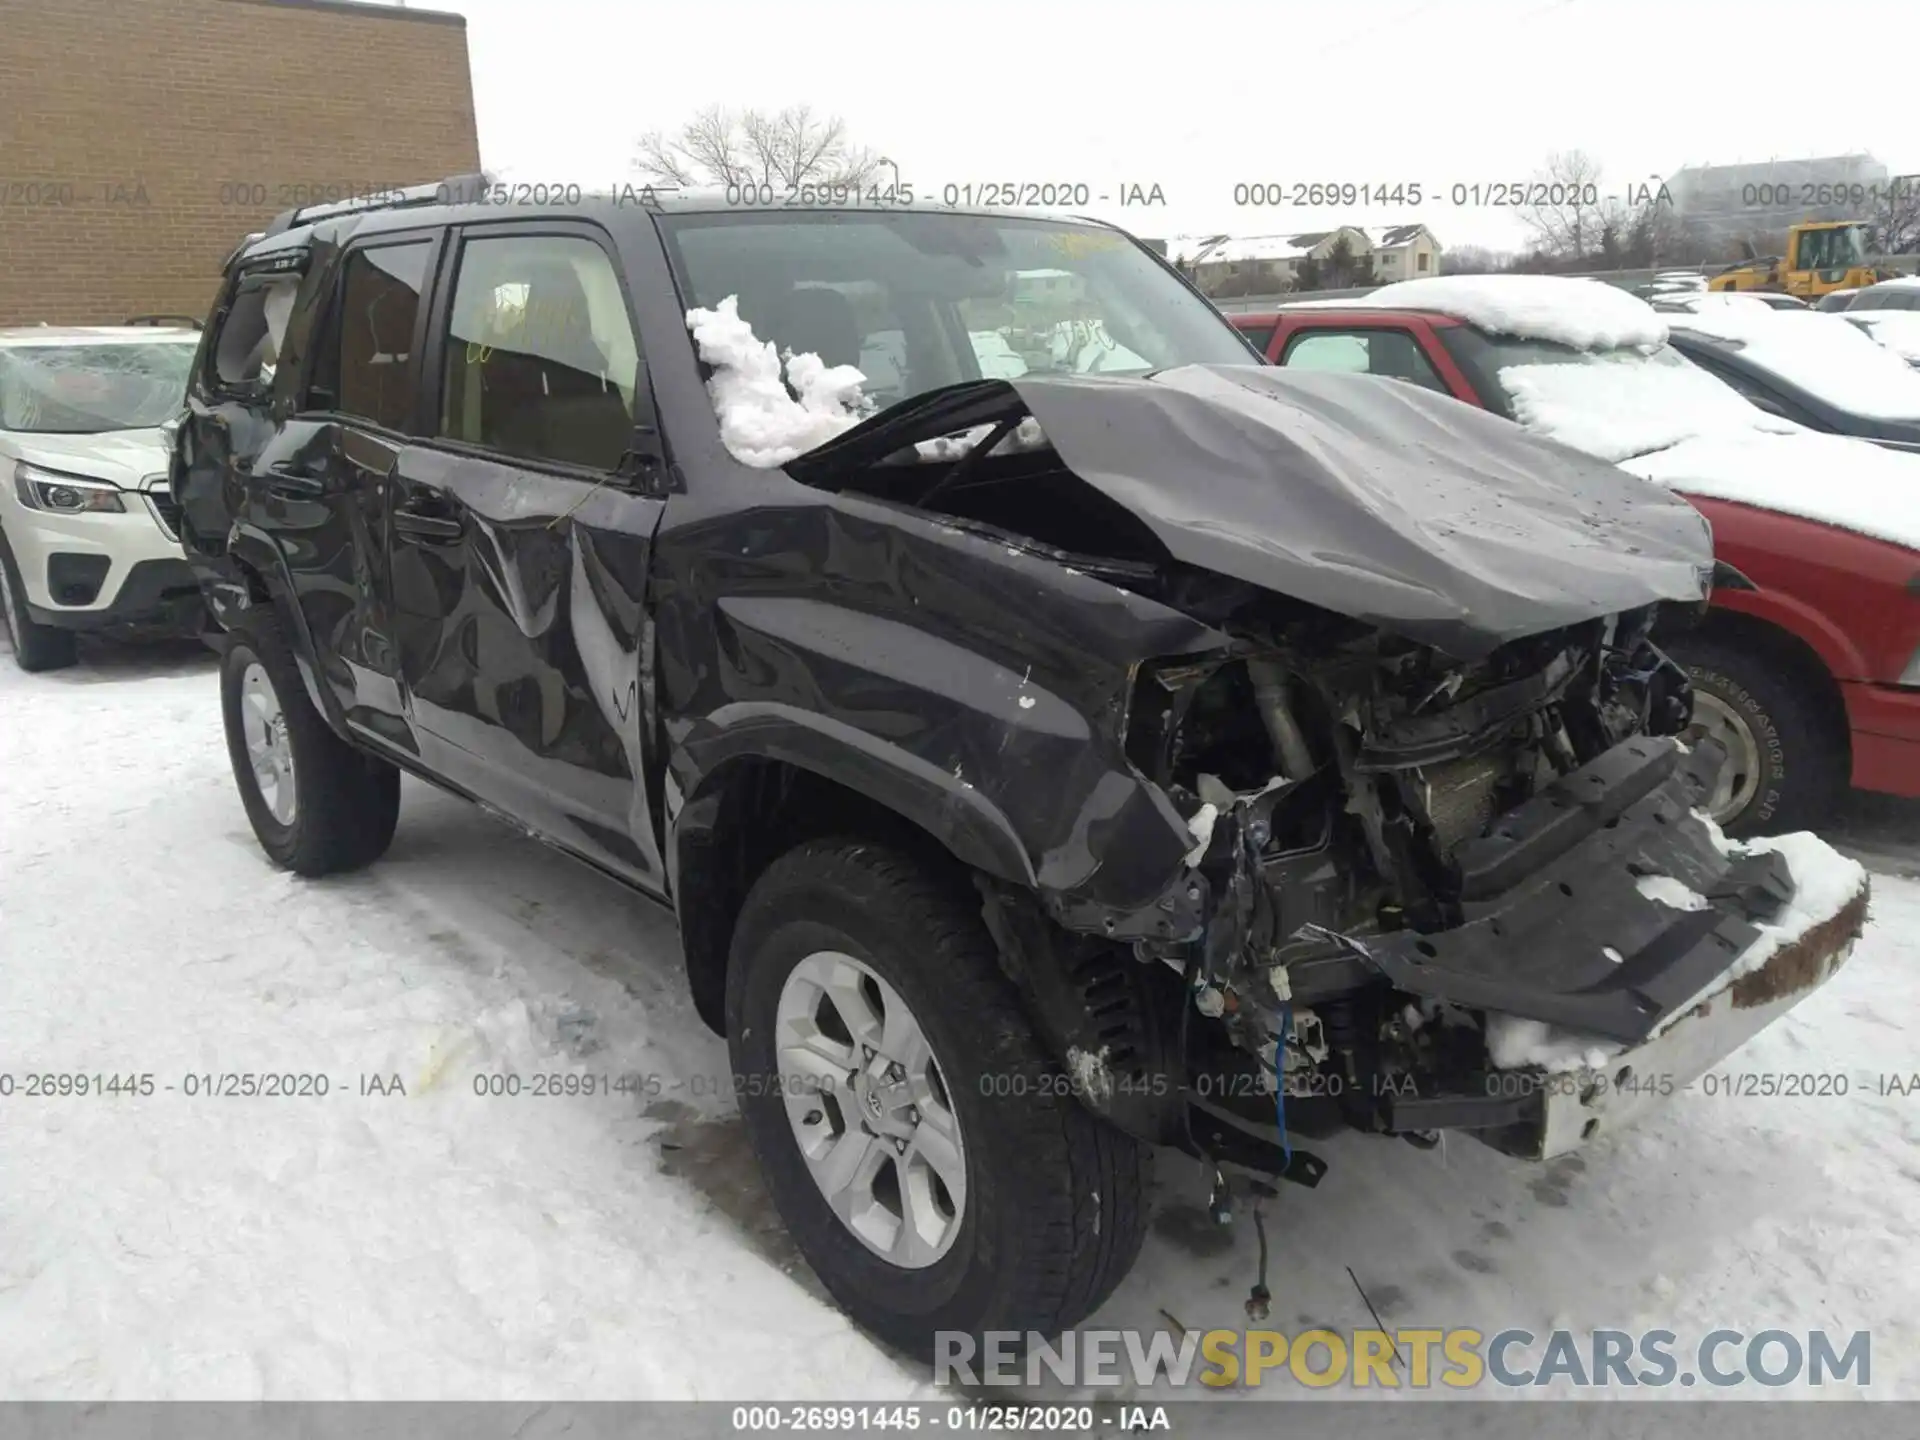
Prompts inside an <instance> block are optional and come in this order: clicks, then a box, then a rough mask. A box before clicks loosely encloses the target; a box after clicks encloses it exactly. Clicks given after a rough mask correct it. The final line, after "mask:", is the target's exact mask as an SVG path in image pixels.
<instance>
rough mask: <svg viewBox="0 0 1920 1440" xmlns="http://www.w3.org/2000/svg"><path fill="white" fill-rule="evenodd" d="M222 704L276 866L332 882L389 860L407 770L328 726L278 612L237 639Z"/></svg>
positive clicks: (249, 804)
mask: <svg viewBox="0 0 1920 1440" xmlns="http://www.w3.org/2000/svg"><path fill="white" fill-rule="evenodd" d="M220 705H221V712H222V714H223V716H224V718H225V721H226V730H227V754H228V756H229V758H230V759H231V760H232V762H233V777H234V780H235V782H236V783H237V784H238V785H239V787H240V799H241V802H242V803H243V804H244V805H245V806H246V810H247V819H248V820H249V821H251V822H252V824H253V833H254V835H255V836H256V837H258V839H259V841H260V847H261V848H262V849H263V850H265V851H266V852H267V855H268V857H269V858H270V859H271V860H272V861H273V862H274V864H276V865H278V866H280V867H281V868H283V869H286V870H291V871H293V872H294V873H295V874H297V875H331V874H334V873H336V872H338V871H342V870H357V869H359V868H360V867H361V866H363V865H369V864H371V863H372V862H373V861H375V860H377V859H379V858H380V856H381V855H383V854H384V853H385V852H386V849H387V846H388V845H389V844H390V843H391V842H392V840H393V829H394V825H395V822H396V821H397V820H398V818H399V814H400V772H399V771H398V770H396V769H394V767H393V766H391V765H389V764H387V763H386V762H385V761H384V760H379V759H376V758H374V757H373V756H371V755H367V754H365V753H364V752H362V751H359V750H356V749H354V748H353V746H351V745H349V744H347V742H346V741H344V740H342V739H341V738H340V737H339V736H338V735H336V734H334V733H333V731H332V730H331V729H330V728H328V726H327V722H326V721H325V719H323V718H322V717H321V715H320V712H319V711H318V710H316V709H314V707H313V701H312V700H311V699H309V698H308V696H307V690H306V686H305V684H304V683H303V682H302V681H301V679H300V670H299V667H298V665H296V664H295V662H294V658H293V650H292V647H291V646H289V645H288V643H287V640H286V636H285V633H284V631H283V630H282V629H281V626H280V622H279V619H278V617H276V616H274V615H273V614H271V613H270V612H267V611H262V612H260V613H259V614H257V615H255V616H254V617H253V618H252V620H251V621H250V622H249V623H248V625H247V626H246V628H245V629H244V630H241V631H237V632H235V633H234V635H233V636H232V638H231V639H230V640H229V641H228V644H227V647H226V656H225V658H224V659H223V660H222V662H221V666H220Z"/></svg>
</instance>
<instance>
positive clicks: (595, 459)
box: [439, 235, 640, 470]
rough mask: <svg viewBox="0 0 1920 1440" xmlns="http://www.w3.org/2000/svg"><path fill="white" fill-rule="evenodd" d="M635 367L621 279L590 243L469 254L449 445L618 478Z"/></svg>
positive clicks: (480, 244)
mask: <svg viewBox="0 0 1920 1440" xmlns="http://www.w3.org/2000/svg"><path fill="white" fill-rule="evenodd" d="M639 368H640V353H639V349H638V347H637V346H636V345H635V343H634V336H633V326H632V324H631V323H630V322H629V320H628V318H627V305H626V300H625V299H624V298H623V297H622V295H621V293H620V280H619V277H618V275H617V274H616V273H615V271H614V268H613V263H612V262H611V261H610V260H609V259H608V258H607V253H606V251H604V250H602V249H601V248H600V247H599V246H598V245H596V244H594V243H593V241H591V240H588V239H586V238H584V237H583V236H578V235H503V236H495V237H490V238H485V239H474V240H468V241H467V242H466V244H465V245H463V246H462V247H461V250H460V269H459V272H458V276H457V278H456V280H455V282H454V289H453V314H452V315H451V317H450V318H449V321H448V325H447V342H446V364H445V366H444V370H443V379H442V382H441V392H440V427H439V430H440V434H441V435H443V436H444V437H446V438H447V439H449V440H458V441H461V442H463V443H465V444H468V445H478V446H482V447H484V448H485V449H488V450H493V451H497V452H498V453H500V454H501V455H506V456H512V457H514V458H517V459H525V460H545V461H551V462H555V463H558V464H562V465H579V466H583V467H586V468H588V469H592V470H612V469H614V468H615V467H617V466H618V465H619V463H620V457H621V456H622V455H624V454H625V453H626V451H627V448H628V447H629V446H630V445H631V444H632V441H633V392H634V385H635V382H636V380H637V378H638V375H639Z"/></svg>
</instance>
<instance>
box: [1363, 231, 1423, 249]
mask: <svg viewBox="0 0 1920 1440" xmlns="http://www.w3.org/2000/svg"><path fill="white" fill-rule="evenodd" d="M1426 228H1427V227H1426V226H1424V225H1389V226H1387V227H1386V228H1385V229H1381V230H1369V231H1368V232H1367V236H1368V238H1369V239H1371V240H1372V241H1373V243H1374V247H1375V248H1376V249H1380V250H1397V249H1399V248H1400V247H1401V246H1402V245H1411V244H1412V243H1413V242H1414V241H1415V240H1417V239H1419V238H1420V235H1421V233H1422V232H1423V231H1425V230H1426Z"/></svg>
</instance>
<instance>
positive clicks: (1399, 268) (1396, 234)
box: [1369, 225, 1440, 285]
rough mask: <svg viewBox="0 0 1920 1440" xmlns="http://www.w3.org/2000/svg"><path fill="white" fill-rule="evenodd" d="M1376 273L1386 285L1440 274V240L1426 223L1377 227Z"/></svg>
mask: <svg viewBox="0 0 1920 1440" xmlns="http://www.w3.org/2000/svg"><path fill="white" fill-rule="evenodd" d="M1369 234H1370V235H1371V236H1372V239H1373V273H1374V275H1375V276H1376V277H1377V278H1378V279H1379V281H1380V283H1381V284H1382V285H1389V284H1391V283H1392V282H1394V281H1395V280H1418V279H1419V278H1421V277H1422V276H1425V275H1438V274H1439V273H1440V242H1439V241H1438V240H1436V239H1434V238H1433V232H1432V231H1431V230H1429V229H1427V227H1426V226H1424V225H1389V226H1388V227H1387V228H1386V229H1384V230H1373V231H1370V232H1369Z"/></svg>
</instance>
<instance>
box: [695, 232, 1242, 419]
mask: <svg viewBox="0 0 1920 1440" xmlns="http://www.w3.org/2000/svg"><path fill="white" fill-rule="evenodd" d="M660 223H661V228H662V230H663V232H664V233H665V235H666V238H667V243H668V249H669V252H670V254H671V256H672V260H673V266H674V271H675V277H676V279H677V281H678V283H679V286H680V292H681V297H682V299H683V300H684V301H685V303H686V305H687V306H688V307H689V308H700V309H713V308H715V307H717V306H718V305H719V304H720V302H721V301H723V300H725V299H726V298H727V297H728V296H730V295H731V296H737V297H738V298H739V314H740V318H741V319H742V320H744V321H746V322H747V323H748V324H749V325H751V326H752V327H753V330H754V334H755V335H756V336H758V337H759V338H760V339H762V340H771V341H773V342H774V344H775V345H776V347H777V348H778V351H779V353H780V354H782V355H784V354H785V353H786V352H787V351H788V350H792V351H794V352H796V353H800V354H807V353H812V354H817V355H819V356H820V358H821V359H822V360H824V361H825V362H826V363H827V364H828V365H854V366H857V367H858V368H859V369H860V371H861V372H862V374H864V375H865V376H866V383H865V385H864V386H863V387H862V392H863V394H864V395H866V396H867V397H868V398H870V399H871V400H873V401H874V402H876V403H877V404H878V405H879V406H881V407H886V406H889V405H894V404H897V403H899V402H900V401H902V400H906V399H910V398H912V397H913V396H916V395H921V394H925V393H926V392H928V391H930V390H937V389H940V388H942V387H945V386H948V385H953V384H957V383H959V382H961V381H966V380H979V379H983V378H984V379H1013V378H1017V377H1019V376H1022V375H1061V374H1070V375H1085V374H1108V375H1144V374H1146V373H1148V372H1149V371H1153V370H1159V369H1164V368H1167V367H1169V366H1174V365H1189V364H1201V365H1251V364H1254V363H1256V362H1257V360H1258V357H1257V356H1256V355H1254V354H1253V353H1252V352H1251V351H1250V350H1249V348H1248V346H1247V344H1246V342H1245V341H1244V340H1242V339H1241V338H1240V336H1239V334H1238V332H1236V331H1235V330H1234V328H1233V327H1232V326H1231V325H1230V324H1228V323H1227V321H1226V320H1225V319H1223V318H1222V317H1221V316H1220V314H1219V313H1218V312H1217V311H1215V310H1214V309H1213V307H1211V306H1210V305H1208V304H1207V303H1206V301H1204V300H1202V299H1201V298H1200V297H1198V296H1197V295H1195V294H1194V293H1193V292H1192V291H1190V290H1188V289H1187V288H1186V286H1184V285H1182V284H1181V283H1180V281H1179V280H1178V279H1177V278H1176V277H1175V276H1173V275H1172V274H1170V273H1168V271H1167V270H1166V269H1165V268H1164V267H1162V266H1161V265H1160V263H1159V262H1158V261H1157V260H1156V259H1155V258H1154V257H1153V256H1152V255H1151V254H1150V253H1149V252H1147V251H1146V250H1144V249H1142V248H1141V247H1140V246H1139V245H1137V244H1135V243H1134V242H1133V241H1131V240H1129V239H1128V238H1126V237H1125V236H1124V235H1121V234H1118V233H1116V232H1114V231H1111V230H1105V229H1100V228H1097V227H1093V226H1086V225H1073V224H1063V223H1059V222H1055V221H1047V220H1026V219H1008V218H1001V217H996V216H981V215H958V214H940V213H927V212H909V213H893V214H880V213H874V214H851V215H850V214H847V213H845V212H835V213H831V214H791V213H789V214H778V213H776V214H766V213H751V214H730V215H728V214H688V215H678V216H665V217H662V219H661V222H660Z"/></svg>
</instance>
